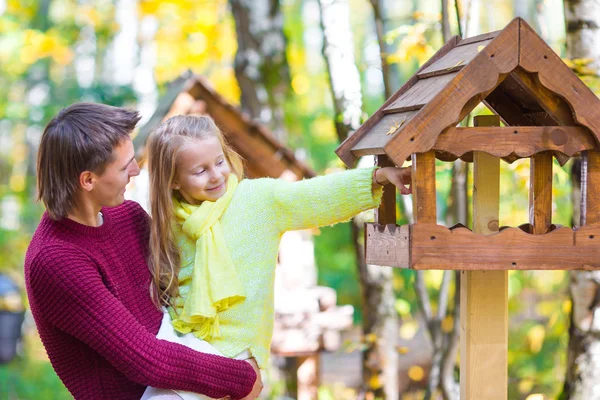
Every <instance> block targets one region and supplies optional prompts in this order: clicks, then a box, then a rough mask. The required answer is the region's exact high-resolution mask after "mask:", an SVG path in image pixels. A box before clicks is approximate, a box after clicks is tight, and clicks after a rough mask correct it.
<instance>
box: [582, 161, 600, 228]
mask: <svg viewBox="0 0 600 400" xmlns="http://www.w3.org/2000/svg"><path fill="white" fill-rule="evenodd" d="M580 219H581V221H580V223H581V226H584V225H588V226H590V225H600V152H598V151H595V150H589V151H585V152H583V154H582V157H581V218H580Z"/></svg>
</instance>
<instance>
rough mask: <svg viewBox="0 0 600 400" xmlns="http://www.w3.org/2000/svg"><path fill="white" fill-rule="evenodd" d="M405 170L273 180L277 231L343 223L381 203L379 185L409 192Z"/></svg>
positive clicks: (362, 169)
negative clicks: (291, 180) (293, 180)
mask: <svg viewBox="0 0 600 400" xmlns="http://www.w3.org/2000/svg"><path fill="white" fill-rule="evenodd" d="M408 182H410V170H409V169H407V168H395V167H386V168H381V169H378V170H376V169H375V168H359V169H352V170H348V171H344V172H339V173H335V174H330V175H325V176H320V177H316V178H312V179H306V180H303V181H299V182H286V181H283V180H276V181H275V182H274V185H273V199H274V201H273V211H274V214H275V215H274V217H275V223H276V224H277V227H278V229H279V231H280V232H284V231H289V230H296V229H307V228H314V227H319V226H324V225H331V224H335V223H337V222H342V221H346V220H348V219H350V218H352V217H353V216H355V215H356V214H358V213H360V212H361V211H365V210H368V209H371V208H375V207H377V206H378V205H379V202H380V201H381V193H382V184H387V183H394V184H396V185H399V186H400V190H401V193H403V194H405V193H406V192H409V191H410V189H408V188H406V187H405V186H404V185H405V184H407V183H408Z"/></svg>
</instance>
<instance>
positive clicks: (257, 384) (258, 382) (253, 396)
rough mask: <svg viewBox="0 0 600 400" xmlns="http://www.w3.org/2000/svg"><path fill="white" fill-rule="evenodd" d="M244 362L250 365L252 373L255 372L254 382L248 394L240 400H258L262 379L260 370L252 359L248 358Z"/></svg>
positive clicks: (261, 388)
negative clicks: (252, 369)
mask: <svg viewBox="0 0 600 400" xmlns="http://www.w3.org/2000/svg"><path fill="white" fill-rule="evenodd" d="M246 362H248V363H250V365H252V368H254V372H256V381H255V382H254V387H253V388H252V391H251V392H250V394H249V395H248V396H246V397H244V398H243V399H242V400H254V399H256V398H258V395H259V394H260V392H261V391H262V390H263V383H262V378H261V376H260V369H259V368H258V364H257V363H256V360H255V359H254V358H249V359H247V360H246Z"/></svg>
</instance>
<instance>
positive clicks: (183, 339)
mask: <svg viewBox="0 0 600 400" xmlns="http://www.w3.org/2000/svg"><path fill="white" fill-rule="evenodd" d="M163 311H164V312H163V319H162V322H161V324H160V329H159V330H158V334H157V335H156V337H157V338H158V339H161V340H167V341H169V342H173V343H179V344H182V345H184V346H186V347H189V348H191V349H194V350H196V351H199V352H200V353H208V354H216V355H218V356H222V355H223V354H221V352H219V350H217V349H216V348H214V347H213V346H212V345H211V344H210V343H208V342H207V341H205V340H202V339H199V338H197V337H196V336H194V335H193V334H192V333H188V334H185V335H182V336H178V335H177V334H176V333H175V329H174V328H173V325H172V324H171V317H170V316H169V313H168V312H167V311H166V310H165V309H163ZM249 356H250V355H249V352H248V351H244V352H242V353H240V354H238V355H237V356H236V357H235V358H236V359H239V360H245V359H247V358H249ZM190 367H191V368H193V366H190ZM140 400H212V397H208V396H205V395H203V394H198V393H192V392H186V391H183V390H172V389H160V388H155V387H152V386H148V387H147V388H146V391H145V392H144V394H143V396H142V398H141V399H140Z"/></svg>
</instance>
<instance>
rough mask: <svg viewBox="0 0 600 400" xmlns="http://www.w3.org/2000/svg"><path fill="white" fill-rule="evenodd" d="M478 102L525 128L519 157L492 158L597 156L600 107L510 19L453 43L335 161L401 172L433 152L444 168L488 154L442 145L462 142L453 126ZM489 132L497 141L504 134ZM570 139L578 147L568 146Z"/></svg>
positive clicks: (548, 52) (569, 72)
mask: <svg viewBox="0 0 600 400" xmlns="http://www.w3.org/2000/svg"><path fill="white" fill-rule="evenodd" d="M481 102H483V103H484V104H485V105H486V106H487V107H488V108H489V109H490V110H491V111H492V112H494V113H496V114H497V115H499V116H500V118H501V120H502V122H503V123H504V124H505V125H507V126H511V127H528V128H523V129H522V130H521V129H514V130H513V131H512V132H510V133H514V134H517V133H518V134H522V133H527V134H525V135H521V136H520V140H521V142H520V147H519V148H518V149H517V148H514V146H513V145H512V144H511V145H510V146H512V147H510V146H508V147H507V146H504V147H502V146H501V147H502V149H503V150H502V151H501V150H497V151H496V153H497V154H494V155H497V156H501V157H504V158H505V159H508V161H514V159H516V158H520V157H525V156H530V155H531V154H532V153H533V152H536V151H538V150H539V151H541V149H544V150H553V151H554V152H555V154H557V155H559V154H560V155H563V156H567V157H571V156H573V155H574V154H575V153H577V152H578V151H580V150H587V149H592V148H594V149H598V143H599V142H600V100H599V99H598V97H597V96H596V95H595V94H594V93H593V92H592V91H591V90H590V89H589V88H588V87H587V86H586V85H585V84H584V83H583V82H582V81H581V80H580V79H579V78H578V77H577V75H575V73H574V72H573V71H572V70H571V69H570V68H569V67H568V66H567V65H566V64H565V63H564V62H563V60H562V59H561V58H560V57H559V56H558V55H557V54H556V53H555V52H554V51H553V50H552V49H551V48H550V47H549V46H548V45H547V44H546V43H545V42H544V41H543V39H542V38H541V37H540V36H539V35H538V34H537V33H536V32H535V31H534V30H533V29H532V28H531V27H530V26H529V25H528V24H527V23H526V22H525V21H524V20H523V19H521V18H515V19H514V20H512V21H511V22H510V23H509V24H508V25H507V26H506V27H505V28H504V29H503V30H500V31H496V32H491V33H486V34H483V35H479V36H475V37H472V38H467V39H461V38H460V37H458V36H454V37H453V38H451V39H450V40H449V41H448V42H447V43H446V44H445V45H444V46H443V47H442V48H441V49H440V50H439V51H438V52H437V53H436V54H435V55H434V56H433V57H432V58H431V59H430V60H429V61H428V62H427V63H426V64H425V65H423V66H422V67H421V68H420V69H419V70H418V71H417V73H416V74H415V75H414V76H413V77H412V78H411V79H410V80H408V81H407V82H406V83H405V84H404V85H403V86H402V87H401V88H400V89H399V90H398V91H397V92H396V93H394V94H393V95H392V96H391V97H390V98H389V99H388V100H387V101H386V102H385V103H384V104H383V106H382V107H381V108H380V109H379V110H377V112H375V113H374V114H373V115H372V116H371V117H370V118H369V119H368V120H367V121H366V122H365V123H364V124H363V125H362V126H361V127H360V128H359V129H358V130H357V131H356V132H355V133H354V134H353V135H351V136H349V137H348V138H347V139H346V140H345V141H344V142H343V143H342V144H341V145H340V146H339V147H338V149H337V150H336V153H337V154H338V156H339V157H340V158H341V159H342V160H343V161H344V163H346V164H347V165H348V166H352V165H353V164H354V163H355V161H356V159H357V158H358V157H360V156H363V155H370V154H386V155H387V156H388V157H389V158H390V159H391V160H392V161H393V162H394V163H396V164H397V165H402V163H403V162H404V161H405V160H406V159H408V158H409V157H410V156H411V154H413V153H423V152H427V151H429V150H432V149H433V150H436V156H437V157H438V158H440V159H445V160H451V159H456V158H457V157H461V156H463V155H464V153H465V152H467V151H472V150H483V151H489V152H490V153H494V151H493V147H494V146H491V145H489V140H491V139H488V145H487V147H485V148H476V147H477V146H474V145H472V143H476V141H471V142H470V144H469V146H470V148H465V146H464V145H463V146H462V147H461V146H454V147H455V149H453V150H451V152H450V153H449V152H448V149H449V148H450V147H452V146H451V145H452V143H448V142H459V141H460V140H461V136H460V135H457V134H456V133H457V132H458V131H457V130H456V129H457V128H456V126H457V124H459V123H460V121H462V120H463V119H464V118H465V117H466V116H467V115H468V114H469V113H470V112H471V111H472V110H473V109H474V108H475V107H476V106H477V105H478V104H480V103H481ZM530 127H548V129H546V130H544V129H539V128H535V129H533V128H530ZM464 129H469V128H464ZM490 129H491V128H490ZM528 129H529V130H528ZM465 132H466V131H462V132H458V133H465ZM490 132H492V131H490ZM493 132H494V133H497V134H498V136H497V137H496V139H494V140H498V141H499V140H502V138H503V137H504V136H503V135H504V134H505V133H506V134H508V132H505V131H502V130H499V129H496V130H495V131H493ZM534 133H536V134H534ZM445 134H446V135H445ZM575 134H576V142H577V143H573V141H570V137H572V136H574V135H575ZM536 135H537V136H536ZM509 139H510V138H509ZM510 140H512V139H510ZM510 140H509V141H510ZM444 141H445V143H444V145H443V146H442V145H439V146H438V145H437V144H439V142H444ZM536 141H537V142H536ZM538 142H539V143H538ZM511 143H516V142H514V141H513V142H511ZM536 143H537V144H536ZM538 145H539V146H538ZM442 147H443V149H444V151H438V150H440V148H442ZM509 147H510V149H509ZM507 149H509V150H507ZM505 153H506V154H505Z"/></svg>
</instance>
